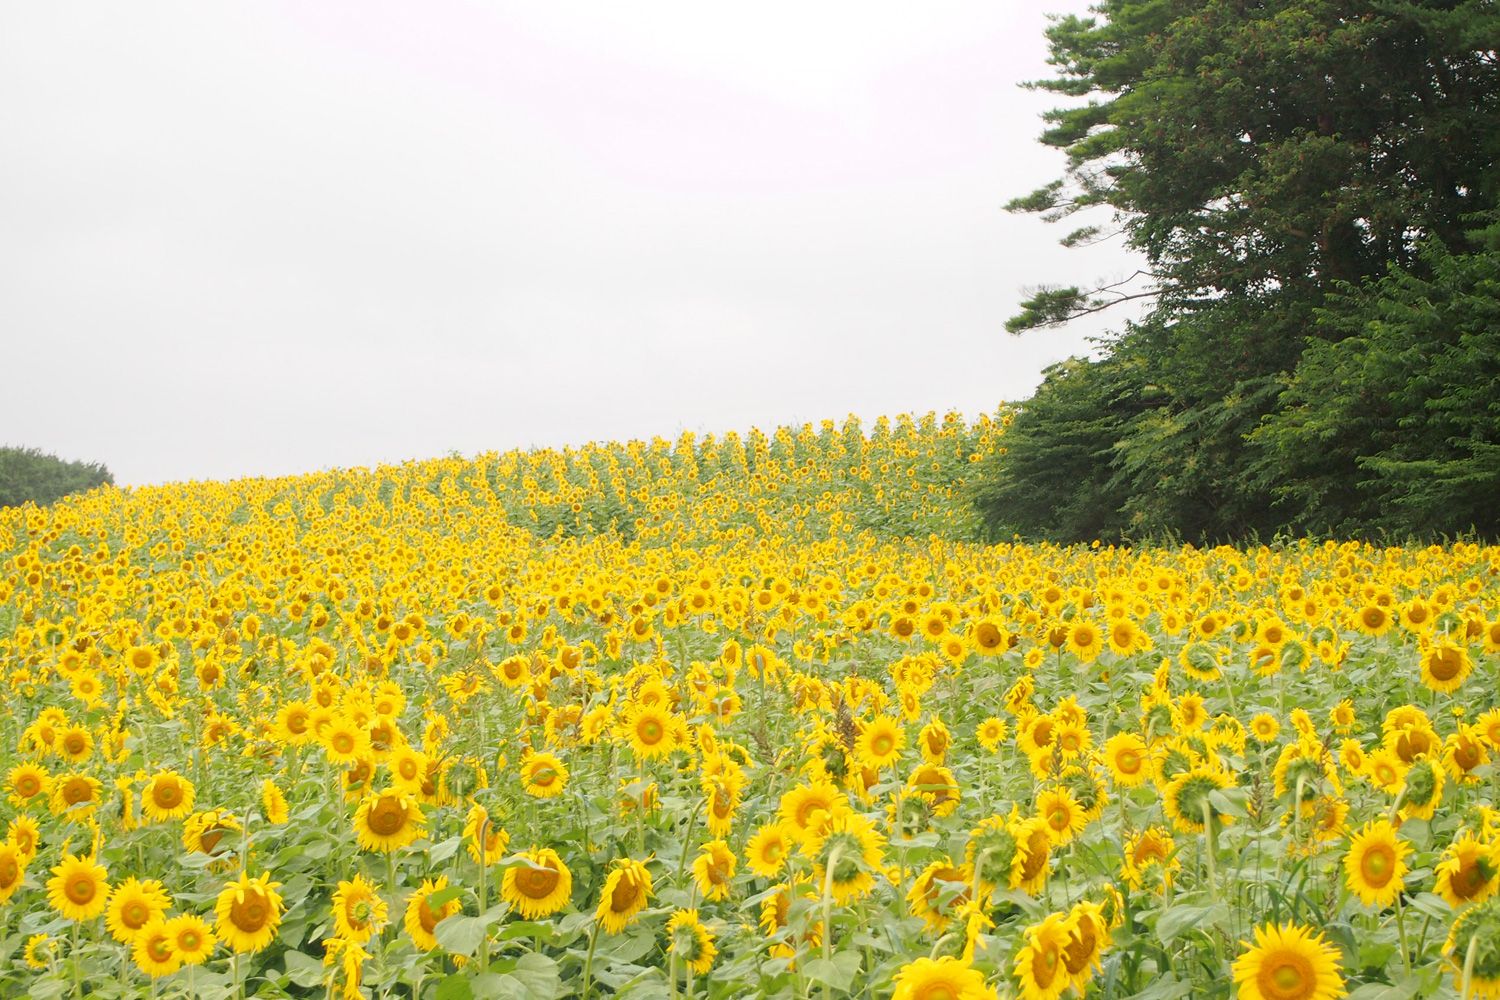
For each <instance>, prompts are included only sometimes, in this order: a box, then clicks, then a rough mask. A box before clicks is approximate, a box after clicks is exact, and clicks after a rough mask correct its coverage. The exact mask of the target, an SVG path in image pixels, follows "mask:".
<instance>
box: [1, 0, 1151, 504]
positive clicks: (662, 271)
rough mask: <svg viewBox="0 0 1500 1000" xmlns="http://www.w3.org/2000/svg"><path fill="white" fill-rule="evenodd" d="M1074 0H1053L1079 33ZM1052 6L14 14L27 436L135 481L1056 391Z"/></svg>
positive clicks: (446, 1)
mask: <svg viewBox="0 0 1500 1000" xmlns="http://www.w3.org/2000/svg"><path fill="white" fill-rule="evenodd" d="M1084 7H1085V5H1084V3H1082V2H1077V0H1049V2H1048V4H1047V6H1046V8H1043V9H1046V10H1051V11H1053V12H1069V11H1074V12H1082V11H1083V10H1084ZM1044 24H1045V22H1044V19H1043V16H1042V9H1039V8H1037V7H1035V6H1034V5H1033V4H1032V3H1030V2H1025V0H999V2H996V0H989V2H978V0H976V2H965V3H956V2H941V0H937V2H932V3H923V4H912V3H909V2H899V3H871V2H860V3H842V2H840V3H835V2H827V0H825V2H819V3H812V4H809V3H806V2H801V3H780V2H761V3H756V4H734V5H731V4H723V3H705V2H703V0H692V2H671V3H666V2H654V0H637V2H632V3H619V2H609V3H598V4H583V3H567V2H558V0H547V2H545V3H538V2H534V0H527V2H524V3H522V2H515V3H487V4H485V3H464V2H459V0H423V2H422V3H410V2H395V0H359V2H354V0H316V2H307V0H287V2H268V0H257V2H256V3H253V4H230V3H212V2H210V3H204V2H196V0H195V2H186V0H184V2H179V3H158V2H149V0H132V2H129V3H101V2H96V3H80V4H72V3H51V2H35V3H27V2H13V3H9V4H6V5H4V7H3V8H0V364H3V366H4V369H5V375H4V377H3V379H0V444H22V445H31V446H36V447H40V448H43V449H45V450H47V451H52V452H56V453H57V454H59V455H61V456H63V457H65V458H82V459H91V460H99V461H103V462H105V463H106V464H108V465H109V467H110V469H111V470H112V471H113V472H114V473H115V476H116V480H117V481H118V482H120V483H122V484H130V483H145V482H159V481H165V480H174V479H202V478H228V477H233V476H239V475H269V474H281V473H287V472H296V471H303V470H311V469H318V468H326V467H330V466H350V465H371V464H375V463H377V462H381V461H396V460H400V459H403V458H415V457H428V456H433V455H440V454H444V453H446V452H448V451H450V450H458V451H460V452H463V453H465V454H472V453H474V452H478V451H485V450H490V449H495V450H503V449H506V448H510V447H517V446H520V447H525V446H529V445H556V444H566V443H582V442H584V441H589V440H598V439H624V438H630V437H646V436H650V435H652V434H663V435H675V434H676V433H678V432H680V431H681V430H683V429H694V430H700V431H715V432H719V431H724V430H729V429H738V430H745V429H747V428H748V427H749V426H751V425H752V424H754V425H758V426H761V427H762V428H766V429H769V428H771V427H773V426H775V425H778V424H783V423H796V422H801V421H804V420H818V419H821V418H824V417H833V418H837V419H842V418H843V417H844V416H845V415H846V414H848V413H850V412H853V413H857V414H859V415H861V416H862V417H864V418H866V419H867V420H868V419H872V418H873V417H875V416H877V415H879V414H882V413H886V414H892V415H894V414H895V413H898V412H901V411H913V412H923V411H926V410H937V411H939V412H943V411H946V410H949V409H957V410H960V411H963V412H965V413H968V414H971V415H972V414H975V413H978V412H981V411H990V410H993V409H994V408H995V406H996V405H998V404H999V403H1000V401H1001V400H1004V399H1019V398H1022V397H1024V396H1026V395H1028V394H1029V393H1030V392H1031V390H1032V388H1033V387H1034V386H1035V385H1036V383H1037V382H1038V380H1039V378H1040V371H1041V369H1042V368H1043V367H1044V366H1045V365H1047V364H1049V363H1051V362H1053V361H1056V360H1058V359H1060V358H1062V357H1065V356H1067V355H1068V354H1073V353H1079V352H1081V351H1083V350H1086V346H1087V345H1086V344H1085V340H1084V338H1085V336H1086V335H1087V334H1090V333H1096V332H1098V331H1099V330H1101V329H1104V328H1106V327H1117V326H1118V325H1119V324H1120V323H1121V322H1122V320H1123V318H1124V315H1125V314H1124V313H1121V314H1120V315H1115V314H1112V313H1106V314H1105V315H1104V316H1103V317H1102V318H1100V319H1099V320H1098V321H1097V322H1093V323H1090V324H1080V325H1078V327H1077V328H1076V329H1073V328H1070V329H1068V330H1066V331H1038V332H1035V333H1032V334H1029V335H1026V336H1024V337H1020V338H1016V337H1012V336H1010V335H1008V334H1006V333H1005V332H1004V329H1003V326H1002V324H1003V323H1004V320H1005V319H1006V317H1007V316H1009V315H1011V314H1012V313H1013V312H1014V311H1015V309H1016V305H1017V303H1018V302H1019V301H1020V299H1021V298H1022V295H1023V289H1025V288H1026V287H1028V286H1031V285H1035V284H1037V283H1040V282H1087V281H1089V280H1090V279H1091V278H1093V277H1097V276H1111V275H1120V276H1122V275H1124V274H1127V273H1129V272H1130V271H1131V270H1133V269H1134V267H1135V264H1134V262H1133V260H1132V259H1131V258H1130V257H1129V256H1128V255H1127V254H1125V253H1124V252H1123V250H1122V249H1121V248H1120V247H1119V245H1118V244H1117V243H1116V244H1110V245H1106V246H1104V247H1099V248H1094V249H1090V250H1086V251H1084V250H1075V251H1069V250H1064V249H1063V248H1062V247H1060V246H1058V245H1057V240H1058V238H1060V237H1061V236H1062V235H1063V233H1064V232H1065V226H1047V225H1045V224H1043V223H1042V222H1040V220H1038V219H1036V218H1034V217H1030V216H1017V215H1010V214H1008V213H1005V212H1003V211H1002V210H1001V205H1002V204H1003V203H1004V202H1005V201H1006V200H1007V199H1009V198H1011V197H1013V196H1016V195H1020V194H1024V193H1026V192H1028V191H1030V190H1031V189H1032V188H1034V187H1036V186H1037V185H1039V184H1041V183H1044V182H1045V181H1047V180H1049V179H1051V178H1052V177H1053V176H1055V175H1056V174H1057V173H1058V171H1059V170H1060V168H1061V165H1062V157H1061V155H1060V154H1058V153H1056V152H1054V151H1052V150H1048V149H1045V148H1043V147H1042V146H1040V145H1039V144H1038V143H1037V142H1036V141H1035V138H1036V135H1037V133H1038V132H1039V131H1040V129H1041V128H1042V123H1041V121H1040V119H1039V117H1038V115H1039V113H1040V112H1041V110H1043V109H1044V108H1046V107H1049V106H1052V105H1053V104H1055V103H1057V100H1058V99H1057V98H1054V97H1053V96H1051V95H1047V94H1037V93H1031V92H1027V91H1022V90H1020V89H1019V88H1018V87H1017V86H1016V84H1017V83H1018V82H1019V81H1021V80H1025V79H1034V78H1037V77H1040V76H1045V75H1048V68H1047V67H1046V65H1045V45H1044V40H1043V38H1042V29H1043V27H1044Z"/></svg>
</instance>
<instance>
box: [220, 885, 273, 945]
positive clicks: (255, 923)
mask: <svg viewBox="0 0 1500 1000" xmlns="http://www.w3.org/2000/svg"><path fill="white" fill-rule="evenodd" d="M270 919H271V907H270V905H269V901H268V900H267V899H266V898H265V897H264V896H262V895H261V894H260V893H259V892H257V891H256V890H254V889H247V890H245V896H244V898H243V899H241V900H239V901H238V902H235V903H233V904H232V905H231V906H230V907H229V922H230V923H232V924H234V926H235V927H237V928H239V929H240V930H242V931H244V932H245V933H247V934H254V933H255V932H256V931H258V930H260V929H261V928H263V927H265V926H266V924H267V923H269V922H270Z"/></svg>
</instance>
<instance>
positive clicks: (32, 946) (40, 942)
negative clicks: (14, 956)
mask: <svg viewBox="0 0 1500 1000" xmlns="http://www.w3.org/2000/svg"><path fill="white" fill-rule="evenodd" d="M54 954H55V950H54V949H53V947H52V939H51V938H50V937H48V936H47V935H46V934H33V935H31V936H30V937H28V938H27V939H26V950H25V951H24V952H23V957H24V958H25V960H26V967H27V968H28V969H35V970H37V971H38V972H40V971H41V970H43V969H45V968H47V966H48V965H50V964H51V962H52V959H53V957H54Z"/></svg>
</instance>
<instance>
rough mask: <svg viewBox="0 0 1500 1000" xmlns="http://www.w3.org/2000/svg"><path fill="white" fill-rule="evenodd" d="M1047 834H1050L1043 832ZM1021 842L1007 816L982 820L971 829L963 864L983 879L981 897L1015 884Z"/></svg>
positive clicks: (978, 877)
mask: <svg viewBox="0 0 1500 1000" xmlns="http://www.w3.org/2000/svg"><path fill="white" fill-rule="evenodd" d="M1043 837H1044V838H1046V834H1043ZM1017 853H1019V844H1017V840H1016V832H1014V831H1013V829H1011V825H1010V823H1008V822H1007V820H1005V817H1004V816H992V817H989V819H986V820H980V825H978V826H975V828H974V829H972V831H969V843H968V844H965V849H963V865H965V868H968V870H969V871H972V873H975V877H977V879H978V882H980V894H981V897H986V898H989V895H990V894H992V892H995V889H996V888H999V886H1005V888H1011V882H1013V877H1011V873H1013V870H1014V867H1016V858H1017Z"/></svg>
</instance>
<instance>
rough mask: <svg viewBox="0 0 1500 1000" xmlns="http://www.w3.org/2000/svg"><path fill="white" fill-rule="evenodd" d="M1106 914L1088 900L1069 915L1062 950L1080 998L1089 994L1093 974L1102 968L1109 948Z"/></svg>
mask: <svg viewBox="0 0 1500 1000" xmlns="http://www.w3.org/2000/svg"><path fill="white" fill-rule="evenodd" d="M1103 914H1104V907H1102V906H1100V905H1099V904H1098V903H1091V902H1089V901H1087V900H1084V901H1082V902H1079V903H1076V904H1074V906H1073V908H1072V909H1071V910H1069V911H1068V920H1067V926H1068V944H1067V946H1066V947H1064V948H1063V966H1064V967H1065V968H1066V969H1067V972H1068V976H1069V978H1071V979H1072V981H1073V987H1074V988H1075V989H1076V990H1077V991H1078V995H1079V996H1082V995H1083V994H1084V992H1085V991H1086V989H1087V987H1088V982H1089V980H1090V979H1092V978H1094V973H1095V972H1096V971H1098V970H1101V969H1102V968H1103V966H1102V965H1101V964H1100V959H1101V958H1102V957H1103V955H1104V951H1105V949H1106V948H1107V947H1109V934H1110V927H1109V924H1108V922H1107V921H1105V919H1104V916H1103Z"/></svg>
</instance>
